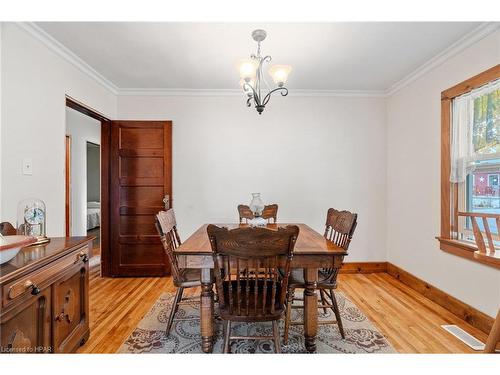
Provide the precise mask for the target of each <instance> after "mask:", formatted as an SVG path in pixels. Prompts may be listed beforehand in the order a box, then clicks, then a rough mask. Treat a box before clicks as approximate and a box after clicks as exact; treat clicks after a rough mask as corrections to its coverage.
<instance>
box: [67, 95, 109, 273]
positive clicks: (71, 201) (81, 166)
mask: <svg viewBox="0 0 500 375" xmlns="http://www.w3.org/2000/svg"><path fill="white" fill-rule="evenodd" d="M109 133H110V120H108V119H107V118H105V117H104V116H102V115H100V114H99V113H97V112H95V111H93V110H92V109H90V108H88V107H86V106H84V105H83V104H81V103H79V102H77V101H75V100H74V99H72V98H69V97H67V98H66V135H65V145H66V160H65V165H66V176H65V177H66V178H65V190H66V194H65V195H66V196H65V200H66V202H65V203H66V204H65V207H66V210H65V211H66V212H65V216H66V224H65V228H66V236H68V237H69V236H92V237H95V239H94V240H93V242H92V249H91V251H90V254H91V258H90V266H91V267H93V266H97V265H100V270H101V276H107V275H108V273H107V265H108V264H109V260H108V259H109V248H108V246H109V176H108V171H109V156H108V155H109Z"/></svg>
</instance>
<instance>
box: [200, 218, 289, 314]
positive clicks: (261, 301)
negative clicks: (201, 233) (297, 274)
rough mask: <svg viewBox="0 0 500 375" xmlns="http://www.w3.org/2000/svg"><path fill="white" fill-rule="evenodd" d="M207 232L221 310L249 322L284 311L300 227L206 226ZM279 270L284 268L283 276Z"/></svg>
mask: <svg viewBox="0 0 500 375" xmlns="http://www.w3.org/2000/svg"><path fill="white" fill-rule="evenodd" d="M207 232H208V236H209V238H210V244H211V246H212V250H213V258H214V263H215V267H214V269H215V279H216V287H217V293H218V295H219V304H220V306H221V308H222V309H223V310H224V311H226V312H227V313H228V314H230V315H232V316H239V317H248V318H249V319H251V318H252V317H255V316H259V317H265V316H267V315H270V314H271V315H272V314H275V313H278V312H280V311H282V310H284V303H285V294H286V287H287V285H288V277H289V274H290V261H291V259H292V256H293V248H294V246H295V242H296V240H297V236H298V233H299V228H298V227H297V226H287V227H285V228H278V229H277V230H271V229H267V228H252V227H245V228H237V229H232V230H229V229H227V228H219V227H217V226H215V225H209V226H208V228H207ZM278 267H282V268H284V270H285V271H284V274H283V276H281V274H280V273H279V272H278ZM278 292H279V294H278ZM278 309H279V311H278Z"/></svg>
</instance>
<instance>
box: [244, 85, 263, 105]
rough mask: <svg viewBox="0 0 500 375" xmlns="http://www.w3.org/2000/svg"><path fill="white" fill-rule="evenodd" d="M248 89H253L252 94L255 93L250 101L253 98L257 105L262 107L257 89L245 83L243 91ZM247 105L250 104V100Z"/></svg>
mask: <svg viewBox="0 0 500 375" xmlns="http://www.w3.org/2000/svg"><path fill="white" fill-rule="evenodd" d="M246 87H250V88H251V89H252V92H253V96H252V97H250V98H249V99H252V98H253V100H254V101H255V104H257V105H260V98H259V96H258V95H257V92H256V91H255V89H254V88H253V86H252V85H251V84H249V83H248V82H245V83H244V84H243V90H245V88H246ZM247 104H248V100H247ZM249 107H250V106H249Z"/></svg>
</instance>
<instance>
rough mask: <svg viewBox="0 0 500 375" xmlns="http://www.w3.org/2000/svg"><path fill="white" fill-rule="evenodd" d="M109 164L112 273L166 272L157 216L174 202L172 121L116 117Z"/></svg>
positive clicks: (148, 273)
mask: <svg viewBox="0 0 500 375" xmlns="http://www.w3.org/2000/svg"><path fill="white" fill-rule="evenodd" d="M110 169H111V181H110V187H111V199H110V201H111V204H110V206H111V207H110V208H111V244H110V245H111V272H112V274H113V276H163V275H167V274H168V273H169V265H168V261H167V257H166V255H165V253H164V251H163V247H162V245H161V242H160V239H159V236H158V233H157V231H156V228H155V218H154V215H155V214H157V213H158V211H160V210H163V209H164V204H163V198H164V197H165V195H169V197H170V201H172V123H171V122H170V121H113V122H112V124H111V162H110Z"/></svg>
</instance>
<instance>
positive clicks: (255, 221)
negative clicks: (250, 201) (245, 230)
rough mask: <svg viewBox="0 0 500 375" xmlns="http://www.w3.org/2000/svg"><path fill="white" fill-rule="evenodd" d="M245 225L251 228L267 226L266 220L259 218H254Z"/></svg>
mask: <svg viewBox="0 0 500 375" xmlns="http://www.w3.org/2000/svg"><path fill="white" fill-rule="evenodd" d="M247 223H248V225H250V226H251V227H265V226H266V225H267V220H266V219H263V218H261V217H254V218H253V219H250V220H248V222H247Z"/></svg>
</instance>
